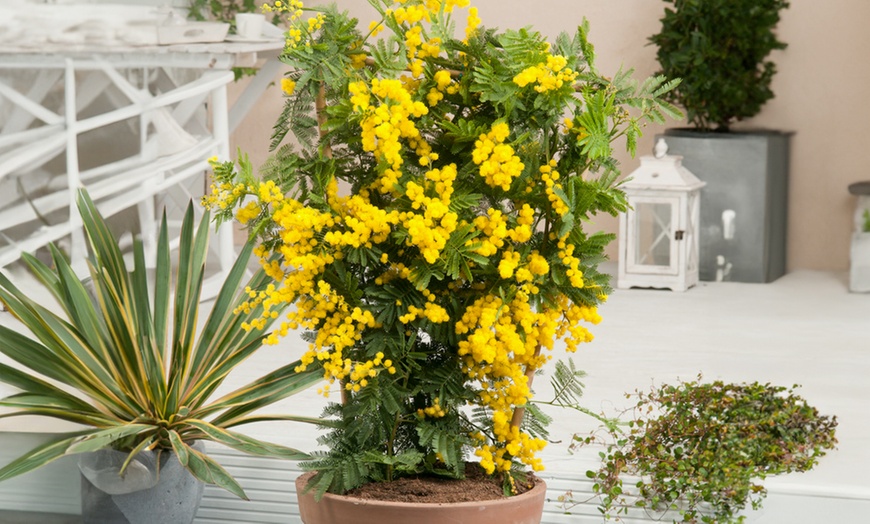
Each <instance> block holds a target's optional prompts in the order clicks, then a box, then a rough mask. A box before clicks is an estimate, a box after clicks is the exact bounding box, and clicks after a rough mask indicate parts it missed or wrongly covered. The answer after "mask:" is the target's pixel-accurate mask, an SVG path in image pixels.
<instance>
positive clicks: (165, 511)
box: [79, 442, 204, 524]
mask: <svg viewBox="0 0 870 524" xmlns="http://www.w3.org/2000/svg"><path fill="white" fill-rule="evenodd" d="M193 448H194V449H196V450H198V451H202V450H203V445H202V443H201V442H197V443H195V444H194V445H193ZM158 456H159V459H158ZM126 458H127V453H123V452H120V451H114V450H110V449H104V450H100V451H96V452H94V453H84V454H82V455H81V456H80V457H79V470H80V471H81V473H82V522H83V523H84V524H154V523H156V522H161V523H172V524H190V523H192V522H193V519H194V517H195V516H196V511H197V509H199V503H200V501H201V500H202V493H203V488H204V485H203V483H202V482H200V481H198V480H196V478H194V476H193V475H191V474H190V472H188V471H187V470H186V469H185V468H184V466H182V465H181V463H179V462H178V458H177V457H176V456H175V453H172V452H169V451H163V452H162V453H159V454H158V453H157V452H152V451H144V452H141V453H139V454H138V455H137V456H136V458H134V459H133V461H132V462H131V463H130V465H129V466H128V467H127V471H126V472H125V475H124V476H123V477H121V476H120V475H119V471H120V468H121V465H122V464H123V463H124V461H125V460H126ZM158 460H159V463H158Z"/></svg>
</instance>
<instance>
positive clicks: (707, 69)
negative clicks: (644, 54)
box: [650, 0, 789, 131]
mask: <svg viewBox="0 0 870 524" xmlns="http://www.w3.org/2000/svg"><path fill="white" fill-rule="evenodd" d="M664 1H665V2H666V3H669V4H673V6H674V7H673V9H671V8H667V9H665V15H664V17H663V18H662V19H661V22H662V29H661V31H660V32H659V33H658V34H655V35H653V36H652V37H650V41H651V42H652V43H653V44H655V45H656V46H658V53H657V57H658V61H659V64H661V73H660V74H663V75H665V76H666V77H668V78H681V79H682V82H681V83H680V85H679V86H678V87H677V88H676V89H675V90H673V91H671V92H670V93H669V94H668V95H667V97H666V99H667V100H670V101H671V102H675V103H676V104H678V105H680V106H682V107H684V108H685V109H686V112H687V113H688V115H687V116H688V120H689V122H690V123H691V124H692V125H693V126H695V127H697V128H698V129H701V130H704V131H707V130H711V129H714V128H715V129H717V130H720V131H727V129H728V126H729V125H731V124H732V123H734V122H735V121H738V120H743V119H744V118H749V117H751V116H754V115H756V114H758V112H759V111H761V107H762V106H763V105H764V104H765V103H766V102H767V101H768V100H770V99H771V98H773V91H772V90H771V88H770V83H771V80H772V79H773V75H774V74H775V73H776V66H775V65H774V63H773V62H771V61H770V60H767V56H768V55H769V54H770V52H771V51H773V50H775V49H785V47H786V44H784V43H783V42H780V41H779V40H778V39H777V37H776V34H775V33H774V31H773V30H774V28H775V27H776V24H777V23H778V22H779V13H780V11H781V10H782V9H785V8H787V7H788V5H789V4H788V2H787V1H786V0H664Z"/></svg>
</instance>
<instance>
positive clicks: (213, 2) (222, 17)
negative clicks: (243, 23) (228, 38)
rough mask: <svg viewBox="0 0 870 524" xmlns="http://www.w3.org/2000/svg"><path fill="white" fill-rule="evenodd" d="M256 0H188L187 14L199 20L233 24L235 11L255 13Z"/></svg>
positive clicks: (259, 3) (257, 9) (256, 9)
mask: <svg viewBox="0 0 870 524" xmlns="http://www.w3.org/2000/svg"><path fill="white" fill-rule="evenodd" d="M261 4H262V2H257V0H190V4H189V5H188V11H187V14H188V16H190V18H193V19H194V20H199V21H205V20H216V21H218V22H225V23H228V24H232V25H233V26H235V23H236V14H237V13H256V12H259V7H260V5H261Z"/></svg>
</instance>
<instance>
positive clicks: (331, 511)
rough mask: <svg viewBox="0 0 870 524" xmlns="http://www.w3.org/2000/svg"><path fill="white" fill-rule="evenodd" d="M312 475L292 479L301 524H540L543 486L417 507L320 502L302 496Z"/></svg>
mask: <svg viewBox="0 0 870 524" xmlns="http://www.w3.org/2000/svg"><path fill="white" fill-rule="evenodd" d="M312 476H314V473H305V474H303V475H300V476H299V477H298V478H297V479H296V494H297V497H298V499H299V513H300V516H301V517H302V522H303V523H304V524H385V523H388V522H391V523H392V522H396V523H399V522H402V523H413V524H444V523H446V522H449V523H450V524H540V522H541V515H542V513H543V511H544V498H545V495H546V494H547V485H546V484H545V483H544V481H542V480H540V479H538V482H537V483H536V484H535V487H534V488H532V489H531V490H529V491H527V492H525V493H523V494H521V495H517V496H515V497H507V498H502V499H496V500H482V501H479V502H456V503H450V504H421V503H410V502H389V501H380V500H368V499H358V498H353V497H346V496H343V495H333V494H331V493H326V494H325V495H323V498H321V499H320V501H315V500H314V492H313V491H309V492H307V493H303V491H304V490H305V486H306V485H307V484H308V480H309V479H310V478H311V477H312Z"/></svg>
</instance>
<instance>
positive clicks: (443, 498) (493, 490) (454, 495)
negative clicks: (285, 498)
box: [346, 463, 534, 504]
mask: <svg viewBox="0 0 870 524" xmlns="http://www.w3.org/2000/svg"><path fill="white" fill-rule="evenodd" d="M529 480H530V481H532V480H533V478H532V477H530V478H529ZM531 487H534V483H533V484H532V485H531ZM529 489H531V488H530V486H529V485H523V484H522V483H520V482H517V492H518V493H517V494H520V493H525V492H526V491H528V490H529ZM346 496H348V497H354V498H359V499H369V500H389V501H393V502H420V503H426V504H449V503H454V502H477V501H481V500H498V499H502V498H505V497H504V492H503V490H502V487H501V482H499V481H497V480H496V479H495V478H493V477H491V476H489V475H487V474H486V472H485V471H484V470H483V468H481V467H480V466H479V465H478V464H474V463H471V464H467V465H466V467H465V478H464V479H446V478H441V477H426V476H419V477H407V478H401V479H398V480H395V481H393V482H372V483H370V484H366V485H364V486H361V487H359V488H357V489H355V490H353V491H350V492H348V493H346Z"/></svg>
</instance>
